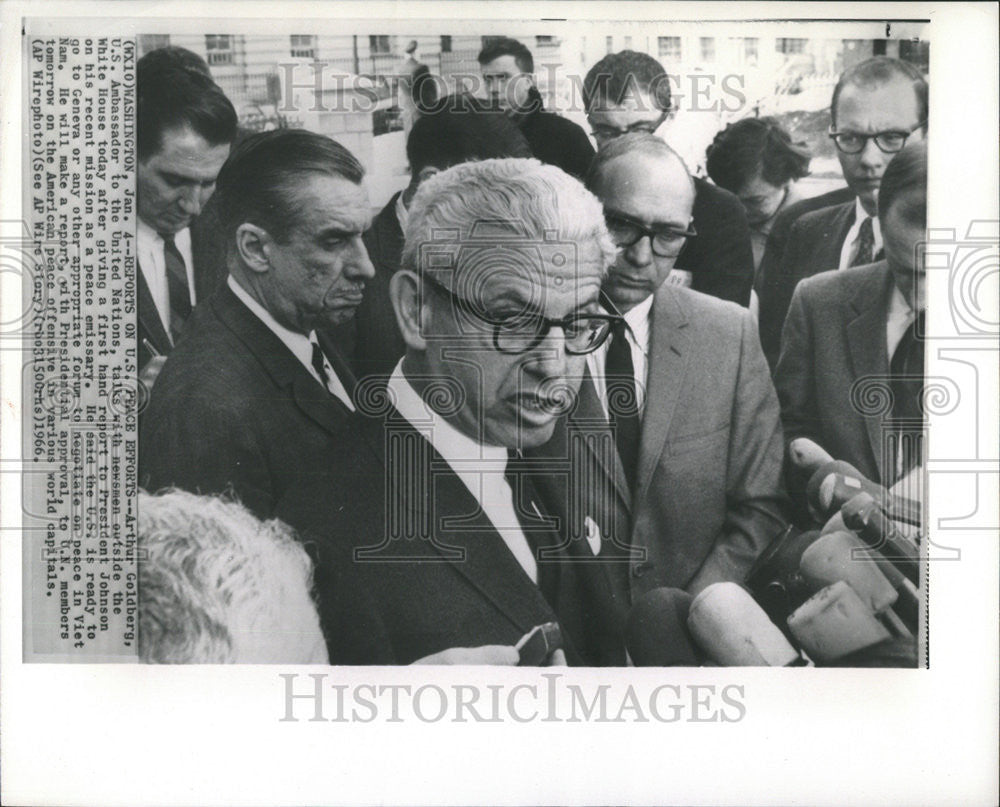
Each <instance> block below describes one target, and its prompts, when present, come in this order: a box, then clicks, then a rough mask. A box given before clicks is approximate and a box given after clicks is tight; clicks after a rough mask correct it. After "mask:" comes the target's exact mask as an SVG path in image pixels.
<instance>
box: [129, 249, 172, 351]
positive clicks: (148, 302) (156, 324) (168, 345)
mask: <svg viewBox="0 0 1000 807" xmlns="http://www.w3.org/2000/svg"><path fill="white" fill-rule="evenodd" d="M135 274H136V298H137V299H136V308H137V310H138V312H139V330H140V334H139V335H140V338H141V337H143V336H145V338H146V339H148V340H149V341H150V343H151V344H152V345H153V347H154V348H156V350H157V351H158V352H159V353H161V354H163V355H164V356H165V355H167V354H168V353H170V351H171V350H173V347H174V343H173V342H171V341H170V337H169V336H168V335H167V330H166V328H164V327H163V321H162V320H161V319H160V312H159V311H157V310H156V303H155V302H153V295H152V293H151V292H150V291H149V286H147V285H146V277H145V275H143V273H142V267H140V266H139V265H138V264H136V273H135Z"/></svg>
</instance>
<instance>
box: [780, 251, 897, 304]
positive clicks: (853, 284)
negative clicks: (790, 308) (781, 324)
mask: <svg viewBox="0 0 1000 807" xmlns="http://www.w3.org/2000/svg"><path fill="white" fill-rule="evenodd" d="M888 271H889V267H888V265H887V264H886V262H885V261H876V262H875V263H869V264H866V265H865V266H853V267H851V268H849V269H834V270H831V271H828V272H820V273H819V274H816V275H813V276H812V277H807V278H805V279H804V280H801V281H800V282H799V284H798V287H797V288H801V289H802V291H801V292H800V293H801V294H802V296H803V297H805V298H806V299H808V300H810V301H812V300H817V299H819V300H822V301H823V302H824V304H826V303H829V302H832V301H833V300H835V299H850V298H852V297H853V296H854V295H855V294H856V293H857V292H858V290H859V289H861V287H863V286H865V285H867V284H869V283H871V282H872V281H873V280H874V279H880V278H882V277H883V276H884V274H885V273H886V272H888Z"/></svg>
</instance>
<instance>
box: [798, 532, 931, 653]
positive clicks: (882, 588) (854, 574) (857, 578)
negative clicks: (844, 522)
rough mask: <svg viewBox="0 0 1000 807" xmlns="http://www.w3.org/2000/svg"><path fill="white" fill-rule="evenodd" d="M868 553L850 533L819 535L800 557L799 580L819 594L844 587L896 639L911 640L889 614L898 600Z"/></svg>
mask: <svg viewBox="0 0 1000 807" xmlns="http://www.w3.org/2000/svg"><path fill="white" fill-rule="evenodd" d="M870 552H871V550H869V549H868V547H866V546H865V545H864V544H862V543H861V541H860V540H859V539H858V538H857V536H855V535H852V534H851V533H849V532H832V533H827V534H826V535H821V536H820V537H819V538H818V539H817V540H816V541H815V542H814V543H813V544H812V545H811V546H810V547H809V548H808V549H807V550H806V551H805V552H803V553H802V564H801V566H800V570H801V572H802V577H803V579H804V580H806V581H807V582H808V583H809V584H810V585H812V586H814V590H816V591H818V590H820V589H822V588H824V587H825V586H828V585H830V584H832V583H836V582H837V581H843V582H845V583H847V584H848V585H849V586H850V587H851V588H852V589H854V592H855V593H856V594H857V595H858V596H859V597H860V598H861V601H862V602H863V603H864V604H865V605H866V606H867V607H868V609H869V610H870V611H871V612H872V613H873V614H875V615H876V616H878V617H881V619H882V622H883V624H884V625H885V626H886V627H887V628H888V629H889V630H890V631H891V632H892V633H893V634H895V635H896V636H911V635H912V634H911V632H910V630H909V628H908V627H907V626H906V625H904V624H903V623H902V621H901V620H900V618H899V617H898V616H897V615H896V614H895V612H894V611H893V610H892V606H893V605H895V604H896V601H897V600H898V599H899V592H898V591H897V590H896V589H895V588H894V587H893V585H892V584H891V583H890V582H889V580H888V579H887V578H886V576H885V575H884V574H883V573H882V572H881V570H880V569H879V567H878V565H877V564H876V563H875V562H873V561H872V559H871V556H870Z"/></svg>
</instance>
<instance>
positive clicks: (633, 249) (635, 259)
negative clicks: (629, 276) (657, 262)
mask: <svg viewBox="0 0 1000 807" xmlns="http://www.w3.org/2000/svg"><path fill="white" fill-rule="evenodd" d="M625 257H626V258H627V259H628V262H629V263H631V264H632V265H633V266H649V264H650V263H652V261H653V244H652V242H651V241H650V236H648V235H644V236H642V238H640V239H639V240H638V241H636V242H635V243H634V244H633V245H632V246H630V247H629V248H628V249H627V250H625Z"/></svg>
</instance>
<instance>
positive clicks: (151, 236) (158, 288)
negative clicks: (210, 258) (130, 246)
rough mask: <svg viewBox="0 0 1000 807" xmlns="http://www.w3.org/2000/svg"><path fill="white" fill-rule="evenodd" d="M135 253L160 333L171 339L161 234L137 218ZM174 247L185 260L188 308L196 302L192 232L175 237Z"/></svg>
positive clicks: (184, 230)
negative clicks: (189, 299) (154, 306)
mask: <svg viewBox="0 0 1000 807" xmlns="http://www.w3.org/2000/svg"><path fill="white" fill-rule="evenodd" d="M135 240H136V250H137V251H138V259H139V269H140V270H141V271H142V276H143V278H144V279H145V281H146V285H147V286H148V287H149V293H150V294H151V295H152V296H153V303H154V305H156V313H158V314H159V315H160V322H162V323H163V330H165V331H166V332H167V337H168V338H169V337H170V289H169V287H168V285H167V260H166V258H164V257H163V239H162V238H161V237H160V234H159V233H158V232H156V230H154V229H153V228H152V227H150V226H149V225H148V224H146V222H144V221H143V220H142V219H140V218H138V217H137V218H136V229H135ZM174 244H175V245H176V246H177V251H178V252H180V253H181V257H182V258H183V259H184V267H185V268H186V269H187V282H188V294H189V295H190V297H191V307H192V308H194V307H195V305H196V304H197V302H198V300H197V299H196V294H195V288H194V259H193V258H192V257H191V230H190V229H188V228H187V227H185V228H184V229H183V230H181V231H180V232H179V233H176V234H175V235H174Z"/></svg>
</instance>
